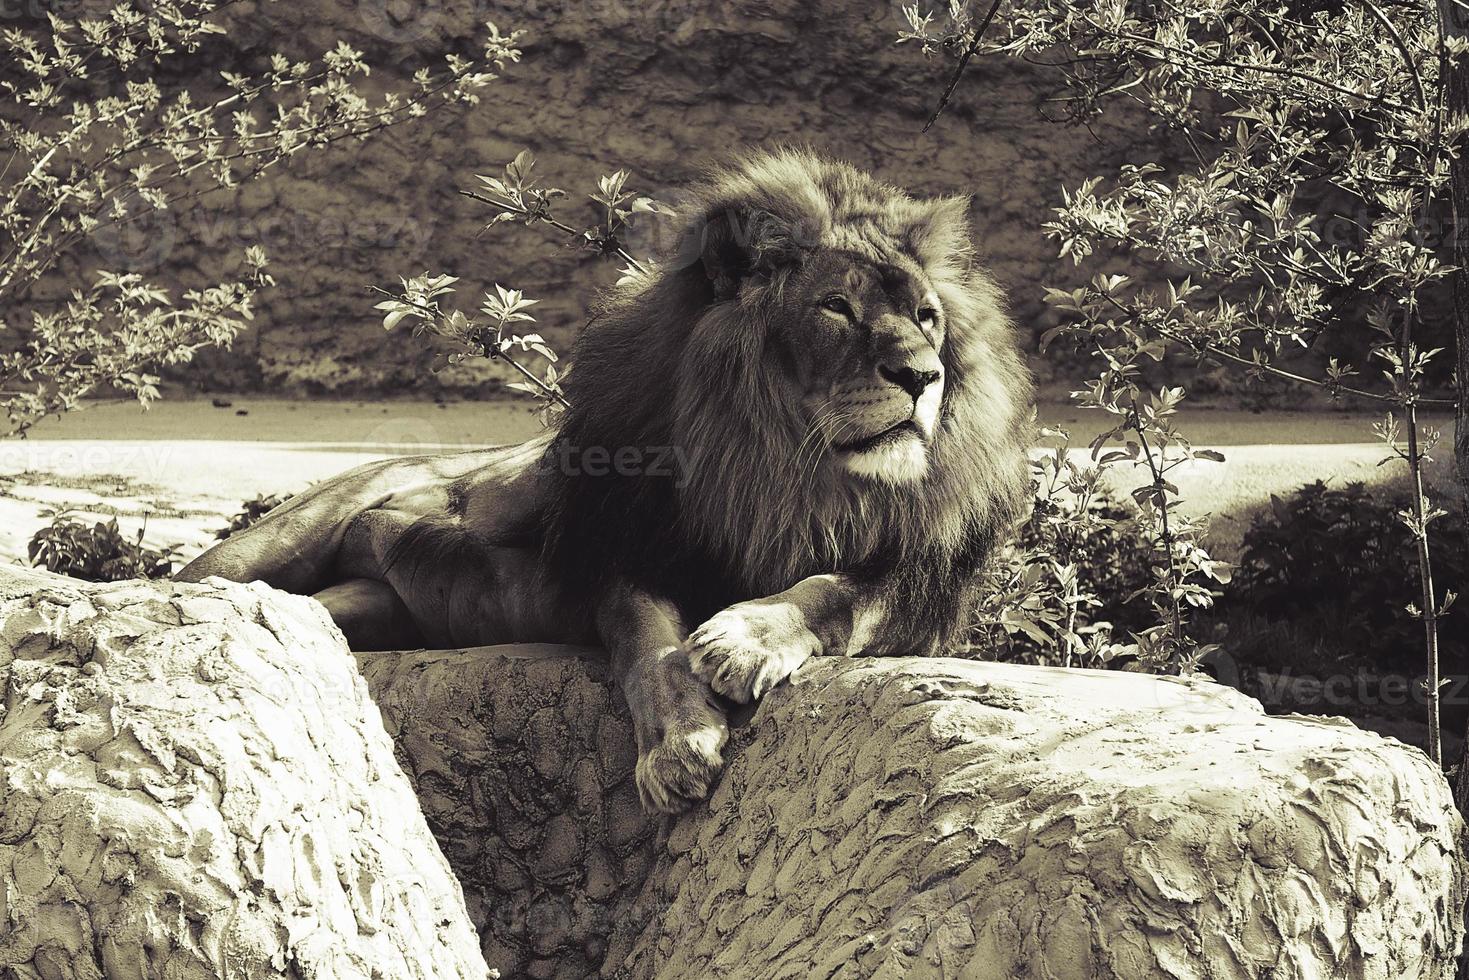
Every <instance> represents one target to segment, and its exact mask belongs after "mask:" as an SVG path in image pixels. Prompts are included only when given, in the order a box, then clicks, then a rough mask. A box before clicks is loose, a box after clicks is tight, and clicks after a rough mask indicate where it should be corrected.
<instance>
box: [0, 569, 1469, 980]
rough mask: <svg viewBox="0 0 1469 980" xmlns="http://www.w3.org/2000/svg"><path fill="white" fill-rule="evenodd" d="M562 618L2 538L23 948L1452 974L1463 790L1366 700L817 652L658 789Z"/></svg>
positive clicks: (12, 857) (81, 965) (178, 970)
mask: <svg viewBox="0 0 1469 980" xmlns="http://www.w3.org/2000/svg"><path fill="white" fill-rule="evenodd" d="M574 653H577V651H570V650H568V649H567V648H546V647H534V648H526V647H516V648H509V649H507V648H481V649H479V650H469V651H449V652H439V653H424V652H422V651H419V652H411V653H398V654H394V653H386V654H367V655H362V656H361V657H359V660H358V662H359V664H360V666H361V670H362V673H361V674H358V673H357V672H355V671H354V670H353V669H352V668H353V662H352V660H351V658H350V656H349V655H348V653H347V651H346V649H345V646H344V644H343V642H342V639H341V635H340V633H339V632H338V631H337V630H336V629H335V628H334V627H332V626H331V625H330V623H329V621H328V620H327V618H326V616H325V613H324V611H323V610H322V609H321V608H320V607H319V606H318V605H317V604H315V603H314V602H312V601H311V600H309V599H303V598H299V597H293V596H287V595H284V594H282V593H277V592H274V591H272V590H270V589H267V588H264V587H263V586H260V585H251V586H240V585H232V584H205V585H199V586H178V585H171V584H168V583H142V582H130V583H121V584H117V585H110V586H84V585H81V584H79V583H73V582H69V581H67V580H64V579H61V578H59V577H56V576H50V575H40V574H34V573H26V572H12V571H6V572H4V573H3V574H0V696H3V705H4V712H3V716H0V787H3V796H0V975H3V976H6V977H10V976H14V977H17V978H23V980H42V978H44V980H54V978H63V980H73V978H76V980H81V978H95V977H99V976H104V975H105V976H107V977H109V978H119V980H127V978H131V977H140V978H141V977H145V976H147V977H153V976H167V977H177V978H181V980H191V978H204V977H215V976H230V977H240V978H246V980H251V978H257V977H267V978H274V977H280V978H282V980H284V978H286V977H312V976H315V977H358V976H362V977H366V976H384V977H410V978H411V977H418V976H422V977H435V978H439V977H482V976H484V975H485V973H486V969H485V966H484V959H488V960H489V961H490V963H491V965H493V966H496V967H498V968H501V969H503V970H504V971H505V972H506V974H508V975H513V976H529V977H534V978H538V980H545V978H562V977H566V978H570V977H586V976H589V975H598V974H600V975H601V976H604V977H619V978H621V977H626V978H659V980H675V978H677V980H682V978H687V977H703V976H727V977H801V978H804V977H896V976H923V977H934V978H944V977H978V978H996V980H998V978H1023V980H1028V978H1035V980H1041V978H1045V980H1072V978H1075V980H1083V978H1086V980H1090V978H1123V980H1151V978H1160V980H1161V978H1178V977H1197V978H1208V980H1214V978H1231V980H1232V978H1251V977H1259V976H1280V977H1332V978H1347V980H1355V978H1384V980H1386V978H1392V980H1400V978H1401V980H1411V978H1440V980H1446V978H1448V977H1450V976H1452V975H1453V973H1454V957H1455V955H1456V954H1457V953H1458V952H1459V950H1460V947H1461V943H1462V941H1463V918H1462V913H1463V906H1464V898H1465V864H1464V844H1465V838H1464V824H1463V821H1462V820H1461V818H1460V817H1459V814H1458V812H1457V810H1455V808H1454V806H1453V804H1452V801H1451V799H1450V796H1449V790H1448V787H1447V785H1446V784H1445V782H1444V780H1443V777H1442V775H1441V774H1440V773H1439V772H1437V771H1436V770H1435V769H1434V767H1433V766H1432V765H1431V764H1430V763H1429V762H1428V761H1427V759H1426V758H1425V757H1424V756H1423V754H1422V753H1421V752H1419V751H1418V750H1416V749H1412V748H1409V747H1406V746H1404V745H1402V744H1401V743H1398V742H1395V741H1392V740H1390V739H1384V738H1381V737H1379V736H1376V735H1373V734H1370V733H1366V732H1362V731H1359V730H1358V729H1356V728H1354V727H1352V726H1351V725H1350V724H1349V723H1346V722H1341V721H1333V720H1327V719H1314V718H1303V717H1267V716H1265V715H1263V714H1262V713H1261V712H1260V710H1259V705H1258V704H1257V703H1256V702H1254V701H1252V700H1250V699H1248V698H1245V697H1243V696H1241V695H1239V694H1237V693H1235V692H1233V691H1230V690H1229V689H1227V688H1220V687H1218V686H1215V685H1213V684H1212V683H1208V682H1201V681H1179V680H1173V679H1166V678H1156V677H1151V676H1147V675H1139V674H1125V673H1116V672H1094V671H1079V670H1078V671H1062V670H1056V669H1050V668H1037V667H1022V666H1013V665H1000V664H985V663H974V662H968V661H958V660H942V659H917V658H906V659H904V658H900V659H889V660H869V659H853V660H849V659H819V660H816V661H813V662H812V663H810V664H808V665H807V667H805V668H803V669H802V671H800V672H799V673H798V674H797V675H796V677H795V678H794V682H793V683H791V684H789V685H782V686H781V687H780V688H778V689H777V690H775V691H773V692H771V693H770V694H769V695H767V697H766V698H765V699H764V701H763V703H762V704H761V706H760V707H759V708H758V709H757V710H756V711H755V712H754V714H753V717H752V718H747V719H736V722H737V724H736V728H735V730H734V732H733V733H732V737H731V740H730V744H729V747H728V749H727V759H728V767H727V770H726V772H725V773H724V775H723V778H722V779H721V781H720V783H719V785H718V786H717V788H716V789H715V791H714V793H713V795H712V797H711V799H710V800H709V801H708V803H707V805H705V806H701V807H700V808H698V809H697V810H695V811H693V812H691V813H689V814H686V815H684V816H683V817H681V818H679V819H677V820H670V819H665V820H661V821H654V820H650V819H648V818H647V817H645V816H644V815H643V814H642V812H641V811H640V809H639V807H638V804H637V801H636V793H635V792H634V790H633V787H632V778H631V776H632V768H633V757H632V751H631V746H632V737H631V732H630V730H629V725H628V723H627V719H626V715H625V712H624V710H623V708H622V706H621V704H620V701H619V698H618V697H617V696H616V695H615V694H614V693H613V692H612V691H611V690H610V689H609V687H608V685H607V683H606V679H605V674H604V670H603V668H602V665H601V664H600V663H599V662H598V661H597V660H596V659H594V657H593V656H592V655H588V654H587V652H586V651H581V653H582V654H583V655H582V656H572V655H569V654H574ZM368 690H370V691H371V693H372V697H373V698H374V699H375V700H376V702H377V704H378V706H379V708H380V711H381V720H380V719H379V718H378V717H377V716H376V714H377V713H376V712H374V710H373V706H372V704H371V703H369V701H368V698H367V692H368ZM384 723H385V725H384ZM384 727H386V729H387V732H386V733H385V731H384ZM388 733H391V735H392V736H393V737H394V738H395V739H396V743H397V746H396V747H397V753H398V755H399V757H400V758H401V760H402V761H403V763H404V770H406V773H407V775H408V777H409V779H408V780H405V779H404V774H403V772H402V771H400V770H399V768H398V766H397V765H395V764H394V761H393V759H392V757H391V755H390V752H391V751H392V749H391V747H390V743H389V739H388ZM409 780H411V781H412V782H413V783H414V785H415V786H416V789H417V792H418V799H417V800H416V801H415V799H414V798H413V795H412V792H411V790H410V786H409ZM419 805H421V807H422V810H421V811H420V809H419ZM425 816H426V817H427V826H426V825H425V820H424V817H425ZM430 828H431V829H432V830H433V832H434V834H435V835H436V836H437V837H438V839H439V841H440V844H441V846H442V854H441V852H440V849H439V847H436V846H435V844H434V841H433V839H432V838H431V837H430V835H429V832H428V831H429V829H430ZM445 857H447V859H448V866H447V867H446V865H445V863H444V859H445ZM448 867H452V868H453V870H454V873H455V875H457V876H458V878H459V880H460V882H462V884H463V890H464V893H467V896H468V902H467V907H468V912H467V914H466V902H465V899H464V897H463V895H462V894H461V891H460V885H459V884H458V883H455V882H454V881H453V879H452V878H451V877H450V875H449V873H448ZM471 921H472V923H473V926H472V927H471ZM472 928H473V929H477V930H478V932H479V937H478V938H479V944H478V945H480V946H481V948H482V949H483V952H484V954H485V956H484V959H481V956H480V949H477V948H476V945H477V944H476V937H475V935H474V933H473V931H471V930H472Z"/></svg>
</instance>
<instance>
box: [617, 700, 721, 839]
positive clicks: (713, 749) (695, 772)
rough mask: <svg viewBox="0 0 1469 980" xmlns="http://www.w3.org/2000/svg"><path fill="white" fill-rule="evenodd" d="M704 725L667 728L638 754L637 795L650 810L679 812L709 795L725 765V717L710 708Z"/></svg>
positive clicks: (655, 811) (653, 811) (645, 807)
mask: <svg viewBox="0 0 1469 980" xmlns="http://www.w3.org/2000/svg"><path fill="white" fill-rule="evenodd" d="M710 715H711V717H710V719H709V721H708V723H707V724H705V725H703V726H700V727H697V728H692V729H689V730H687V731H668V732H665V733H664V735H663V738H662V740H661V741H659V743H658V744H657V745H654V746H653V747H652V748H650V749H648V750H647V751H646V752H643V753H642V754H641V755H639V756H638V766H637V773H636V777H637V784H638V797H639V798H640V799H641V800H642V801H643V808H644V809H646V810H648V811H649V812H652V813H681V812H683V811H684V810H687V809H689V808H690V807H692V806H694V805H695V804H697V803H698V802H699V801H700V800H702V799H704V798H705V797H706V796H708V795H709V791H710V790H711V789H712V788H713V786H714V781H715V780H716V779H717V778H718V777H719V770H720V769H721V768H722V767H723V765H724V758H723V756H721V755H720V749H722V748H724V742H725V739H726V738H728V729H727V727H726V726H725V723H724V719H723V718H722V717H720V716H719V715H718V714H717V713H716V712H714V711H713V710H712V709H711V711H710Z"/></svg>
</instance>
